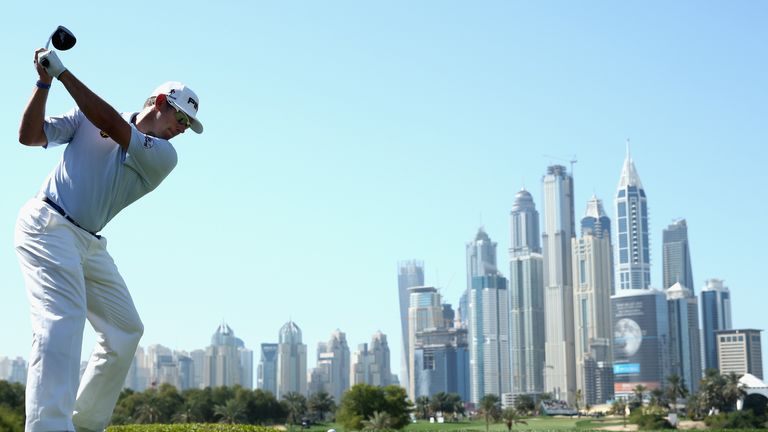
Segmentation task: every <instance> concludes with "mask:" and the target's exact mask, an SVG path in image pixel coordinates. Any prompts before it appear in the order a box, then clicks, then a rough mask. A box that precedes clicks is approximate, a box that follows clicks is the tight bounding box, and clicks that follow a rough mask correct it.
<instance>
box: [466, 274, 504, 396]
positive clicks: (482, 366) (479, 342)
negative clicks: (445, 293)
mask: <svg viewBox="0 0 768 432" xmlns="http://www.w3.org/2000/svg"><path fill="white" fill-rule="evenodd" d="M508 299H509V297H508V294H507V280H506V279H504V277H503V276H501V275H500V274H495V275H492V276H475V277H474V278H473V279H472V288H471V289H470V290H469V329H468V330H469V341H468V343H469V387H470V392H469V393H470V401H471V402H473V403H475V404H477V403H479V402H480V399H482V398H483V396H485V395H487V394H495V395H497V396H499V397H501V395H502V394H503V393H509V392H510V384H511V381H512V380H511V374H510V363H509V304H508Z"/></svg>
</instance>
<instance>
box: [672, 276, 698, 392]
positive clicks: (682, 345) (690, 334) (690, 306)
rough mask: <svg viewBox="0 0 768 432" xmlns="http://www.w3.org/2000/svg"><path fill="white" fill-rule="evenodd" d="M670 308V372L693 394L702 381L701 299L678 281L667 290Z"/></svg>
mask: <svg viewBox="0 0 768 432" xmlns="http://www.w3.org/2000/svg"><path fill="white" fill-rule="evenodd" d="M667 303H668V307H669V342H670V344H669V345H670V352H669V357H670V367H671V370H670V373H673V374H675V375H677V376H679V377H680V378H682V379H683V380H684V382H685V386H686V387H687V388H688V390H690V391H691V392H692V393H693V392H696V391H697V390H698V389H699V380H701V335H700V333H699V302H698V301H697V299H696V296H695V295H694V294H693V291H691V290H690V289H688V288H686V287H685V286H683V284H682V283H680V282H676V283H675V284H674V285H672V286H671V287H669V289H667Z"/></svg>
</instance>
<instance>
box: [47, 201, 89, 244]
mask: <svg viewBox="0 0 768 432" xmlns="http://www.w3.org/2000/svg"><path fill="white" fill-rule="evenodd" d="M43 202H44V203H46V204H48V205H49V206H51V207H53V209H54V210H56V212H57V213H58V214H60V215H62V216H64V218H65V219H66V220H68V221H70V222H72V225H74V226H76V227H78V228H80V229H81V230H83V231H85V232H87V233H88V234H90V235H92V236H94V237H96V238H97V239H101V236H100V235H98V234H96V233H94V232H90V231H88V230H87V229H85V228H83V227H81V226H80V224H79V223H77V222H75V220H74V219H72V218H71V217H69V215H68V214H67V212H65V211H64V209H63V208H61V207H60V206H59V205H58V204H56V203H55V202H53V200H52V199H50V198H48V197H47V196H43Z"/></svg>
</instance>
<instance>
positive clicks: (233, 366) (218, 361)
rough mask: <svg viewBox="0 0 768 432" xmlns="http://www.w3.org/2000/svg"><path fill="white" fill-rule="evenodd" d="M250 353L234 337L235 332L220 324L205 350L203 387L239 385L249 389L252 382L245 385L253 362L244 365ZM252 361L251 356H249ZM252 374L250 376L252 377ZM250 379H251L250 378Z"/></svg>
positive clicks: (239, 340) (241, 342)
mask: <svg viewBox="0 0 768 432" xmlns="http://www.w3.org/2000/svg"><path fill="white" fill-rule="evenodd" d="M246 352H250V350H248V349H247V348H246V347H245V344H244V343H243V341H242V340H241V339H239V338H237V337H235V332H234V331H232V329H231V328H230V327H229V326H228V325H227V324H224V323H222V324H221V325H220V326H219V327H218V328H217V329H216V332H215V333H214V334H213V337H211V345H210V346H209V347H208V348H207V349H206V350H205V357H204V359H203V387H221V386H227V387H232V386H234V385H240V386H243V387H244V388H248V389H250V388H251V387H252V386H253V381H251V383H250V384H249V383H247V382H246V380H247V377H248V371H247V370H246V369H248V368H250V370H251V371H252V370H253V362H252V361H251V362H250V364H244V360H247V359H248V358H249V357H248V356H247V354H246V355H245V356H244V355H243V354H244V353H246ZM250 358H251V359H252V358H253V357H252V354H251V356H250ZM252 375H253V374H252V372H251V374H250V376H251V377H252ZM251 379H252V378H251Z"/></svg>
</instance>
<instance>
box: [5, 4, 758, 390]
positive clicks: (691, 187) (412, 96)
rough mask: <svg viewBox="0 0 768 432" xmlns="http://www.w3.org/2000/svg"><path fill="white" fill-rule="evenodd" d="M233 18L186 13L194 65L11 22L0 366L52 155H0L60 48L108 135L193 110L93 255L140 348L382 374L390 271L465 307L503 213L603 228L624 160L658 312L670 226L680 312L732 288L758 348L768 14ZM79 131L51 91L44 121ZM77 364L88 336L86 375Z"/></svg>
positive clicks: (84, 33) (25, 15)
mask: <svg viewBox="0 0 768 432" xmlns="http://www.w3.org/2000/svg"><path fill="white" fill-rule="evenodd" d="M139 4H142V2H141V1H140V2H139ZM146 4H147V7H149V3H146ZM238 6H239V7H238V11H237V12H238V13H236V14H235V13H233V7H232V6H229V7H228V6H226V5H220V6H213V5H202V4H199V3H193V4H191V5H190V7H189V8H188V10H185V13H184V16H185V19H188V20H189V22H190V23H194V25H193V26H192V27H194V28H195V29H194V31H191V32H190V35H191V36H192V35H194V36H195V37H193V38H192V40H191V41H190V44H191V45H193V46H194V49H193V50H191V51H192V52H193V54H181V53H179V54H178V55H177V54H175V53H174V54H173V55H171V54H169V52H168V51H167V50H166V49H140V47H152V46H153V41H152V37H151V32H148V31H139V30H137V26H136V23H139V22H145V21H146V17H145V16H143V15H142V14H141V12H140V11H141V10H142V9H143V8H141V7H136V4H132V5H130V6H129V5H127V4H126V5H122V4H120V5H106V4H104V5H101V4H99V5H93V4H87V3H85V2H77V1H75V2H74V3H69V4H66V5H65V4H54V5H50V9H49V13H47V14H45V17H41V16H40V14H39V11H37V10H36V9H35V8H34V6H32V5H31V4H15V3H14V4H11V5H9V7H8V8H7V11H6V13H5V14H4V16H5V17H6V18H7V22H8V25H7V26H3V28H2V30H0V32H2V35H3V36H6V38H7V39H8V40H12V41H13V43H12V44H9V45H10V46H9V50H8V52H7V53H6V57H5V58H6V60H7V61H6V68H5V69H4V76H5V77H6V79H7V81H8V82H9V83H11V84H10V85H8V88H7V92H6V94H5V95H4V99H3V104H2V106H0V113H1V114H2V115H0V119H2V120H0V136H2V137H3V145H2V146H0V160H3V161H5V163H6V169H4V170H0V180H2V183H3V184H4V185H6V188H5V189H4V192H3V195H2V196H3V199H2V200H0V245H4V246H3V247H2V248H0V276H1V277H2V279H0V280H2V292H3V297H2V300H0V328H3V329H5V331H4V332H3V335H2V336H0V355H4V356H8V357H13V358H15V357H16V356H22V357H24V358H28V356H29V346H30V343H31V336H30V334H31V328H30V325H29V311H28V305H27V301H26V294H25V292H24V287H23V282H22V280H21V273H20V271H19V268H18V263H17V261H16V257H15V255H14V251H13V248H12V232H13V225H14V222H15V218H16V215H17V213H18V210H19V208H20V207H21V205H22V204H23V203H24V202H25V201H26V200H28V199H29V198H31V197H33V196H34V195H35V193H36V192H37V189H38V187H39V185H40V184H41V183H42V180H43V178H44V177H45V175H46V174H47V173H48V172H49V171H50V169H51V168H52V167H53V165H54V164H55V162H56V161H57V160H58V158H59V157H60V156H61V149H50V150H41V149H29V148H24V147H22V146H20V145H18V144H16V135H17V130H18V124H19V120H20V119H19V116H20V113H21V111H22V109H23V106H24V105H25V104H26V101H27V99H28V97H29V95H30V94H31V92H32V89H33V87H34V81H35V80H36V76H35V73H34V70H33V68H32V62H31V60H32V53H33V50H34V49H35V48H36V47H38V46H40V45H43V44H44V38H46V37H47V36H48V35H49V34H50V33H51V31H52V29H54V28H55V27H56V26H57V25H60V24H63V25H65V26H67V28H69V29H70V30H72V31H73V32H75V34H76V35H77V37H78V45H77V46H76V47H75V48H73V49H72V50H70V51H67V52H66V53H62V54H61V56H60V57H61V58H62V61H63V62H64V64H65V65H66V66H67V67H69V68H70V69H71V70H72V71H73V73H75V74H76V75H77V76H78V77H80V78H81V79H82V80H83V81H84V82H85V83H86V84H88V85H89V86H91V87H92V88H93V89H94V90H95V91H96V92H97V93H98V94H99V95H100V96H102V97H103V98H104V99H105V100H107V101H108V102H110V103H111V104H113V105H114V106H115V107H116V108H117V109H118V110H120V111H127V110H131V109H138V108H139V107H140V106H141V104H142V103H143V101H144V100H145V99H146V97H147V96H148V93H149V92H150V91H151V89H153V88H155V87H156V86H157V85H158V84H159V83H161V82H163V81H166V80H170V79H174V80H180V81H183V82H185V83H187V84H189V85H190V87H192V88H194V89H195V91H196V92H197V93H198V95H199V96H200V99H201V105H200V115H201V119H203V120H204V121H205V124H206V133H205V134H204V135H201V136H200V137H199V138H200V139H198V140H194V139H190V137H189V136H180V137H177V139H174V141H173V143H174V146H175V147H176V149H177V151H178V154H179V164H178V167H177V168H176V170H175V171H174V172H173V173H171V175H170V176H169V177H168V179H167V180H166V181H165V182H164V183H163V184H162V185H161V186H160V187H159V188H158V189H157V190H156V191H155V192H153V193H152V194H151V195H150V196H148V197H146V198H144V199H142V200H140V201H139V202H137V203H136V204H134V205H133V206H131V207H130V208H129V209H127V210H126V211H125V212H123V213H121V214H119V215H117V217H116V218H115V219H114V220H113V221H112V222H111V223H110V225H109V226H108V227H107V229H106V230H105V232H104V234H105V236H106V237H107V238H108V241H109V250H110V252H111V253H112V255H113V256H114V258H115V261H116V263H117V265H118V267H119V268H120V270H121V273H122V274H123V275H124V277H125V279H126V282H127V284H128V287H129V289H130V291H131V294H132V296H133V298H134V301H135V303H136V306H137V309H138V311H139V314H140V316H141V318H142V321H143V322H144V324H145V333H144V337H143V338H142V341H141V344H142V345H144V346H147V345H151V344H156V343H160V344H163V345H166V346H173V347H176V348H178V349H186V350H189V349H192V348H194V347H202V346H205V345H206V344H207V342H208V340H209V338H210V333H211V329H214V328H216V326H217V325H218V324H219V323H220V322H221V320H222V318H224V319H226V321H227V323H228V324H229V325H230V326H231V327H232V328H234V329H236V330H237V334H238V337H240V338H241V339H243V340H244V341H245V342H246V343H247V345H248V346H249V347H250V348H251V349H253V350H254V351H257V350H258V347H259V346H260V344H261V343H266V342H273V341H275V334H276V331H277V329H279V327H280V325H282V324H283V323H284V322H286V321H287V320H289V319H293V320H296V322H297V323H299V325H300V326H301V328H302V330H303V338H304V340H305V341H306V343H307V345H308V348H307V351H308V352H307V356H308V358H310V359H311V360H310V363H312V361H313V360H314V359H315V358H316V357H317V356H316V353H315V350H316V345H317V343H318V342H320V341H324V340H327V337H328V335H329V334H330V332H332V331H334V330H335V329H340V330H341V331H343V332H345V333H346V335H347V340H348V341H349V344H350V347H352V346H357V345H358V344H359V343H362V342H367V341H369V340H370V335H371V334H374V333H375V332H376V331H378V330H381V332H382V333H384V334H386V335H387V336H388V338H389V341H388V342H389V347H390V349H391V355H392V372H394V373H397V374H400V359H401V352H400V351H401V349H402V341H401V340H400V338H401V336H400V334H401V330H402V329H401V327H400V322H398V320H397V319H396V318H395V317H397V316H398V312H399V309H398V299H397V296H396V295H395V294H393V293H394V292H396V291H395V290H396V288H395V287H396V284H397V281H396V273H395V269H396V266H397V263H398V262H399V261H401V260H408V259H418V260H422V261H423V262H424V264H425V275H424V276H425V284H427V285H430V286H434V287H435V288H437V289H439V290H440V294H441V296H442V297H443V298H444V299H446V301H448V302H449V303H451V304H453V305H454V306H455V307H457V306H458V302H459V297H460V295H461V294H462V292H464V290H465V289H466V286H465V285H466V283H465V271H466V269H465V267H466V257H465V250H464V244H465V242H466V241H467V239H470V238H472V235H474V233H475V232H476V230H477V228H478V226H484V230H485V231H486V232H487V233H488V234H489V236H490V237H491V238H492V239H494V240H495V241H497V242H498V248H499V250H500V251H501V252H500V257H504V258H502V259H506V256H507V254H506V251H507V250H508V249H509V212H510V209H511V208H512V205H513V202H514V198H515V194H516V193H517V192H518V191H519V190H520V189H521V188H523V187H525V188H526V189H527V190H529V191H530V193H531V195H532V196H533V199H534V201H535V202H536V204H537V209H538V210H539V211H541V210H542V191H541V188H540V185H539V182H540V178H541V174H542V172H544V170H545V169H546V167H547V166H549V165H553V164H562V165H564V166H566V167H568V171H569V172H572V173H573V175H574V185H575V188H574V189H575V190H574V193H575V196H574V202H575V203H576V208H577V211H579V210H580V209H581V206H583V203H585V202H587V200H588V199H589V197H591V196H592V195H596V196H597V197H600V198H601V199H603V200H604V202H605V205H606V210H608V208H609V207H611V208H612V201H613V197H614V196H615V192H616V181H617V179H618V176H619V174H620V168H621V163H622V161H623V160H624V158H625V152H626V148H625V142H626V139H627V138H629V139H630V140H631V143H632V158H633V160H634V161H635V164H636V165H637V169H638V170H639V171H640V174H641V175H642V179H643V186H644V188H645V190H646V192H647V193H648V195H649V197H650V198H649V201H650V202H649V207H650V214H651V219H650V221H649V232H650V235H651V241H650V246H651V254H650V255H651V262H652V267H651V286H653V287H656V288H663V287H662V283H663V282H662V265H661V257H662V241H661V239H662V231H663V228H664V227H666V226H668V225H669V224H670V223H672V222H673V221H674V220H677V219H679V218H685V219H686V221H687V225H688V230H689V236H688V244H689V248H690V254H691V261H692V267H693V270H694V277H695V278H696V279H694V286H693V287H689V288H691V289H692V290H693V291H694V292H695V293H700V292H701V290H702V288H703V286H704V281H705V280H708V279H722V280H724V281H725V285H726V286H728V287H729V289H730V291H731V295H732V299H733V300H732V311H733V327H734V328H757V329H760V328H766V321H765V318H764V316H763V315H762V314H761V313H760V310H759V305H758V304H756V303H757V302H752V301H750V299H751V298H758V296H759V293H760V291H759V290H760V289H761V287H762V285H763V279H764V277H763V275H762V273H761V272H760V271H759V270H760V268H761V267H762V262H763V261H764V260H765V250H764V245H765V244H768V233H766V230H762V229H760V228H759V227H758V226H757V224H758V223H759V222H760V221H762V220H763V219H764V214H765V213H766V212H767V211H768V208H767V207H766V206H767V205H768V204H766V203H765V202H763V201H764V200H761V199H759V196H760V192H761V190H760V189H759V185H760V184H762V183H763V181H764V178H765V169H764V161H765V160H768V146H766V145H765V141H766V139H767V138H768V131H766V122H765V119H766V118H767V117H768V106H766V105H765V103H764V101H763V99H764V97H763V95H764V94H766V91H768V77H766V76H765V74H764V73H763V71H764V70H766V60H765V59H764V58H762V57H763V56H759V55H755V53H757V52H761V49H762V47H761V43H762V41H764V40H766V38H768V29H765V28H764V27H765V26H764V25H763V23H764V22H765V19H766V18H768V5H763V4H735V5H734V4H705V5H702V4H701V3H699V2H685V1H684V2H679V3H675V4H669V3H667V2H649V3H643V4H642V5H640V4H634V5H633V4H609V5H606V4H600V5H599V6H598V5H596V4H595V5H591V4H586V5H584V4H579V5H576V4H564V3H554V2H551V3H550V2H543V3H540V2H537V3H535V4H526V3H514V2H502V1H498V2H494V1H491V2H488V3H484V4H483V5H459V4H451V5H446V4H444V3H442V2H436V1H427V2H420V3H419V4H413V3H412V2H391V3H388V4H386V5H383V4H379V5H365V4H347V3H343V4H342V3H330V4H324V5H319V4H311V3H307V4H302V5H300V6H297V5H293V6H291V5H277V4H273V5H268V4H240V5H238ZM152 7H153V8H154V9H153V10H155V11H156V12H157V14H158V15H161V16H162V15H165V16H177V14H178V11H177V10H175V9H172V8H171V5H152ZM86 10H87V11H89V13H84V11H86ZM32 16H34V17H38V18H40V19H35V20H31V19H30V17H32ZM94 16H115V17H119V18H115V19H114V20H108V21H105V20H94V19H93V17H94ZM680 23H685V24H686V25H684V26H681V25H680ZM649 29H653V31H650V30H649ZM202 35H205V37H203V36H202ZM128 40H130V41H131V42H130V43H128ZM244 52H248V53H253V55H248V56H245V55H244ZM136 62H141V64H144V65H147V67H139V66H136V64H135V63H136ZM236 62H237V63H238V64H237V65H235V64H234V63H236ZM234 69H237V70H238V72H233V70H234ZM73 105H74V104H73V102H72V100H71V98H69V97H68V96H67V95H66V93H65V92H64V90H63V89H62V87H61V85H60V84H59V83H54V87H53V88H52V90H51V92H50V96H49V105H48V113H50V114H59V113H63V112H65V111H67V110H69V109H71V108H72V106H73ZM238 120H242V121H238ZM185 135H186V134H185ZM195 138H198V137H195ZM545 155H548V156H545ZM570 160H577V162H574V163H573V164H572V165H571V164H570ZM756 197H757V198H758V199H756ZM608 214H609V216H610V217H611V218H613V217H614V216H613V211H612V210H608ZM734 220H738V221H739V223H734ZM612 223H614V224H615V223H617V221H615V220H612ZM613 242H614V244H616V243H617V239H613ZM499 270H500V271H501V273H502V274H504V275H505V276H507V277H508V276H509V275H508V272H509V268H508V266H507V265H506V264H500V265H499ZM617 283H618V281H617ZM94 339H95V338H94V335H93V333H92V332H91V331H90V330H89V331H88V333H87V334H86V338H85V345H84V349H83V351H84V358H85V356H87V355H88V353H89V352H90V349H91V346H92V342H93V341H94ZM764 349H765V348H764ZM401 378H402V377H401Z"/></svg>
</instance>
